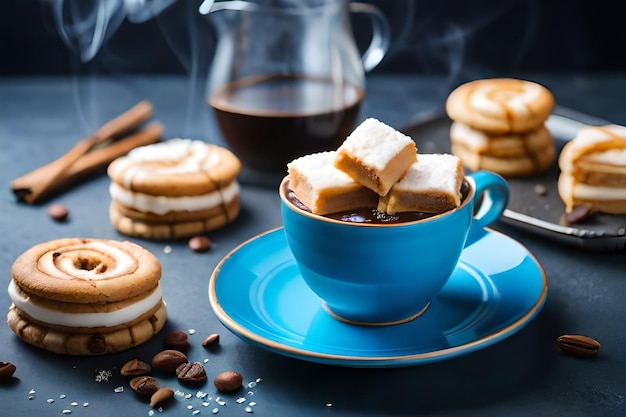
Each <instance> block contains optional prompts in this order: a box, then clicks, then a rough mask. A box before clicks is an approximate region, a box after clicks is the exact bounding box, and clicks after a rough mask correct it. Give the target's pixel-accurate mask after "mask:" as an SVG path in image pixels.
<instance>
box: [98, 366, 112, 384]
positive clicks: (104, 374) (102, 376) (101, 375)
mask: <svg viewBox="0 0 626 417" xmlns="http://www.w3.org/2000/svg"><path fill="white" fill-rule="evenodd" d="M111 376H113V374H112V373H111V371H108V370H106V369H103V370H101V371H98V373H97V374H96V378H95V379H96V382H103V381H108V380H109V378H110V377H111Z"/></svg>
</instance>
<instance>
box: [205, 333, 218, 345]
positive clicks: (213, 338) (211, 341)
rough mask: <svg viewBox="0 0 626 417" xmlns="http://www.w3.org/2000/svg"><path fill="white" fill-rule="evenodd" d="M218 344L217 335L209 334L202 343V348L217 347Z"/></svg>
mask: <svg viewBox="0 0 626 417" xmlns="http://www.w3.org/2000/svg"><path fill="white" fill-rule="evenodd" d="M219 342H220V335H219V334H217V333H213V334H210V335H208V336H207V337H206V339H204V341H203V342H202V346H204V347H209V346H214V345H217V344H218V343H219Z"/></svg>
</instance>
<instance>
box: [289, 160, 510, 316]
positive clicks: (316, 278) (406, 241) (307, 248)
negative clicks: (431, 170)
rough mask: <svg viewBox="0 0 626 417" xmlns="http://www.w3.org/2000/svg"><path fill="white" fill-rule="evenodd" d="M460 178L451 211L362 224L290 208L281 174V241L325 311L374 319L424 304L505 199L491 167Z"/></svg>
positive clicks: (413, 312) (410, 312)
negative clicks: (460, 194)
mask: <svg viewBox="0 0 626 417" xmlns="http://www.w3.org/2000/svg"><path fill="white" fill-rule="evenodd" d="M465 181H466V182H467V184H468V185H469V187H468V188H469V191H468V193H467V195H466V197H465V199H464V200H463V202H462V204H461V205H460V206H459V207H458V208H456V209H454V210H451V211H448V212H446V213H443V214H440V215H437V216H434V217H430V218H427V219H423V220H417V221H411V222H404V223H394V224H371V223H370V224H368V223H350V222H342V221H340V220H334V219H331V218H328V217H324V216H320V215H316V214H312V213H310V212H307V211H305V210H302V209H300V208H298V207H297V206H296V205H295V204H293V203H292V202H291V201H290V200H289V199H288V198H287V193H288V187H289V177H288V176H287V177H286V178H284V179H283V181H282V183H281V185H280V189H279V193H280V198H281V212H282V219H283V224H284V229H285V235H286V239H287V243H288V245H289V248H290V250H291V252H292V253H293V256H294V259H295V260H296V264H297V266H298V269H299V271H300V274H301V275H302V278H303V279H304V281H305V282H306V283H307V285H308V286H309V287H310V288H311V290H312V291H313V292H314V293H315V294H317V295H318V296H319V297H320V299H321V302H322V304H323V305H324V308H325V309H326V310H327V312H328V313H329V314H331V315H332V316H333V317H335V318H337V319H340V320H342V321H346V322H349V323H354V324H362V325H378V326H382V325H392V324H399V323H403V322H406V321H408V320H412V319H414V318H416V317H418V316H419V315H420V314H421V313H422V312H423V311H425V310H426V309H427V308H428V305H429V304H430V301H431V300H432V299H433V298H434V297H435V296H436V295H437V294H438V293H439V291H440V290H441V289H442V288H443V286H444V285H445V283H446V281H447V280H448V278H449V277H450V275H451V274H452V272H453V271H454V268H455V267H456V265H457V263H458V261H459V258H460V256H461V253H462V251H463V248H465V247H468V246H470V245H471V244H472V243H474V242H476V241H477V240H479V239H480V238H481V237H482V236H483V235H485V234H486V231H485V227H486V226H488V225H490V224H491V223H493V222H494V221H495V220H496V219H497V218H498V217H499V216H500V215H501V214H502V212H503V211H504V209H505V208H506V205H507V203H508V200H509V187H508V184H507V183H506V181H505V180H504V179H503V178H502V177H500V176H499V175H497V174H493V173H490V172H485V171H479V172H474V173H472V174H469V175H467V176H466V178H465ZM481 196H482V199H480V197H481ZM477 201H480V207H476V210H475V205H476V203H477ZM485 256H490V254H485Z"/></svg>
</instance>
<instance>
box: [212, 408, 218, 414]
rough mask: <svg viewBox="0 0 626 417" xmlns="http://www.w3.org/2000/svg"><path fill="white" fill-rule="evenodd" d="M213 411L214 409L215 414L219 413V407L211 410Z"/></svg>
mask: <svg viewBox="0 0 626 417" xmlns="http://www.w3.org/2000/svg"><path fill="white" fill-rule="evenodd" d="M211 411H213V414H217V413H219V412H220V410H219V408H214V409H213V410H211Z"/></svg>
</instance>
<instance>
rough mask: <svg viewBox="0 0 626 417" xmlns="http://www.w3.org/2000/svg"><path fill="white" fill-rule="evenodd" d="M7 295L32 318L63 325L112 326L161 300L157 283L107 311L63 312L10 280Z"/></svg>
mask: <svg viewBox="0 0 626 417" xmlns="http://www.w3.org/2000/svg"><path fill="white" fill-rule="evenodd" d="M8 293H9V297H10V298H11V301H13V304H15V306H16V307H17V308H18V309H20V310H22V311H23V312H24V313H26V314H27V315H28V316H30V317H32V318H33V319H35V320H37V321H40V322H42V323H48V324H51V325H56V326H65V327H113V326H118V325H120V324H124V323H128V322H130V321H132V320H134V319H136V318H137V317H139V316H141V315H143V314H145V313H147V312H148V311H150V310H151V309H152V308H154V306H155V305H157V303H159V302H160V301H161V298H162V293H161V287H160V286H158V285H157V287H156V288H155V290H154V291H152V293H151V294H150V295H149V296H148V297H146V298H144V299H143V300H140V301H138V302H136V303H134V304H131V305H129V306H127V307H124V308H121V309H119V310H116V311H111V312H108V313H64V312H62V311H59V310H53V309H50V308H47V307H44V306H41V305H38V304H37V303H35V302H33V300H32V299H31V298H30V297H28V296H26V295H22V294H20V293H19V292H18V291H17V288H16V286H15V283H14V282H13V280H11V282H10V284H9V289H8Z"/></svg>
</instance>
